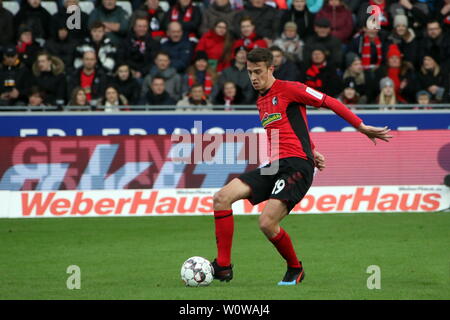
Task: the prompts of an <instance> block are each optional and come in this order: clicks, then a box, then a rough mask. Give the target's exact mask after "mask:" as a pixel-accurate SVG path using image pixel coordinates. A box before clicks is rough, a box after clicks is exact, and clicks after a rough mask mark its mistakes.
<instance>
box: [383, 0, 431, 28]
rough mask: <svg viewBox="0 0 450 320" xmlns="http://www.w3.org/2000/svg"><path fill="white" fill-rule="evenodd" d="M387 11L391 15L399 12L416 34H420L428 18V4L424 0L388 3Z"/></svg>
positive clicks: (403, 0) (393, 15)
mask: <svg viewBox="0 0 450 320" xmlns="http://www.w3.org/2000/svg"><path fill="white" fill-rule="evenodd" d="M389 13H390V16H391V17H395V16H396V15H399V14H400V15H404V16H405V17H406V18H407V19H408V24H409V26H410V27H411V28H412V29H413V30H414V32H415V33H416V34H422V32H423V30H424V28H425V25H426V23H427V20H428V19H429V10H428V6H427V4H426V3H424V1H416V0H399V1H398V2H395V3H392V4H391V5H390V7H389Z"/></svg>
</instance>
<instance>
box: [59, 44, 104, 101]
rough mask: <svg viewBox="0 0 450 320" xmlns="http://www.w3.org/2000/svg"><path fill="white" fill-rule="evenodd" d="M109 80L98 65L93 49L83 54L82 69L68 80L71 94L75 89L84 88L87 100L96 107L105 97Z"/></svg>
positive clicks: (76, 71)
mask: <svg viewBox="0 0 450 320" xmlns="http://www.w3.org/2000/svg"><path fill="white" fill-rule="evenodd" d="M107 82H108V78H107V76H106V74H105V72H104V71H103V69H102V68H101V67H99V66H98V63H97V55H96V54H95V51H94V50H93V49H91V50H87V51H85V52H84V53H83V62H82V65H81V67H79V68H78V69H77V70H75V71H74V72H73V73H72V75H71V76H69V78H68V88H69V92H72V90H73V89H74V88H75V87H78V86H80V87H82V88H83V89H84V90H85V92H86V97H87V100H88V101H89V103H90V104H91V105H96V104H97V103H98V100H99V99H100V98H101V97H102V96H103V93H104V92H105V87H106V85H107Z"/></svg>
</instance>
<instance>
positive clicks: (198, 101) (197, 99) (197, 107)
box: [177, 84, 211, 111]
mask: <svg viewBox="0 0 450 320" xmlns="http://www.w3.org/2000/svg"><path fill="white" fill-rule="evenodd" d="M177 110H184V111H209V110H211V102H210V101H209V100H208V98H207V97H206V94H205V91H204V90H203V86H202V85H201V84H194V85H193V86H192V87H191V88H190V89H189V93H188V94H187V95H186V96H185V97H184V98H183V99H181V100H180V101H178V103H177Z"/></svg>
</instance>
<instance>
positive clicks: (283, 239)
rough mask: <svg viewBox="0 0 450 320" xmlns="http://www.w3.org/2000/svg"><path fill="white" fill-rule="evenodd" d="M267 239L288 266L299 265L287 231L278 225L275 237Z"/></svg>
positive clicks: (297, 266) (295, 266)
mask: <svg viewBox="0 0 450 320" xmlns="http://www.w3.org/2000/svg"><path fill="white" fill-rule="evenodd" d="M269 240H270V242H272V243H273V245H274V246H275V248H277V250H278V252H279V253H280V254H281V256H282V257H283V258H284V260H286V262H287V265H288V267H292V268H300V267H301V266H300V263H299V261H298V259H297V255H296V254H295V251H294V246H293V245H292V241H291V237H289V235H288V233H287V232H286V231H284V229H283V228H281V227H280V232H279V233H278V234H277V235H276V236H275V237H273V238H272V239H269Z"/></svg>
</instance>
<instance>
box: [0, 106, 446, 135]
mask: <svg viewBox="0 0 450 320" xmlns="http://www.w3.org/2000/svg"><path fill="white" fill-rule="evenodd" d="M357 114H358V115H359V116H360V117H361V118H362V119H363V120H364V122H365V123H367V124H370V125H375V126H385V125H387V126H389V127H390V128H391V129H393V130H402V129H403V130H404V129H409V130H419V129H450V111H420V110H419V111H398V112H397V111H395V112H394V111H384V112H380V111H379V112H374V111H363V112H357ZM308 119H309V126H310V129H311V131H345V130H347V129H348V127H349V124H347V123H346V122H345V121H344V120H342V119H341V118H339V117H338V116H336V115H335V114H333V113H331V112H328V111H312V112H309V113H308ZM195 121H201V124H200V123H197V124H195V123H194V122H195ZM194 126H196V127H197V129H196V130H197V131H196V132H197V133H198V132H205V131H207V130H209V129H211V128H216V129H219V132H220V128H221V129H224V130H225V129H232V130H236V129H242V130H244V131H247V130H249V129H252V128H261V124H260V121H259V117H258V115H257V113H256V112H245V113H244V112H214V113H195V112H190V113H188V112H180V113H176V112H173V113H172V114H167V112H153V113H148V112H147V113H141V112H132V113H131V112H129V113H127V112H120V113H114V114H113V113H103V112H102V113H97V112H94V113H90V112H89V113H75V112H72V113H70V112H69V113H50V112H48V113H9V114H0V136H3V137H20V136H58V135H61V136H63V135H66V136H76V135H78V136H92V135H119V134H120V135H129V134H171V133H173V131H174V130H175V129H176V128H183V129H185V130H188V131H189V132H192V128H194ZM216 132H217V131H216ZM194 133H195V132H194Z"/></svg>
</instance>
